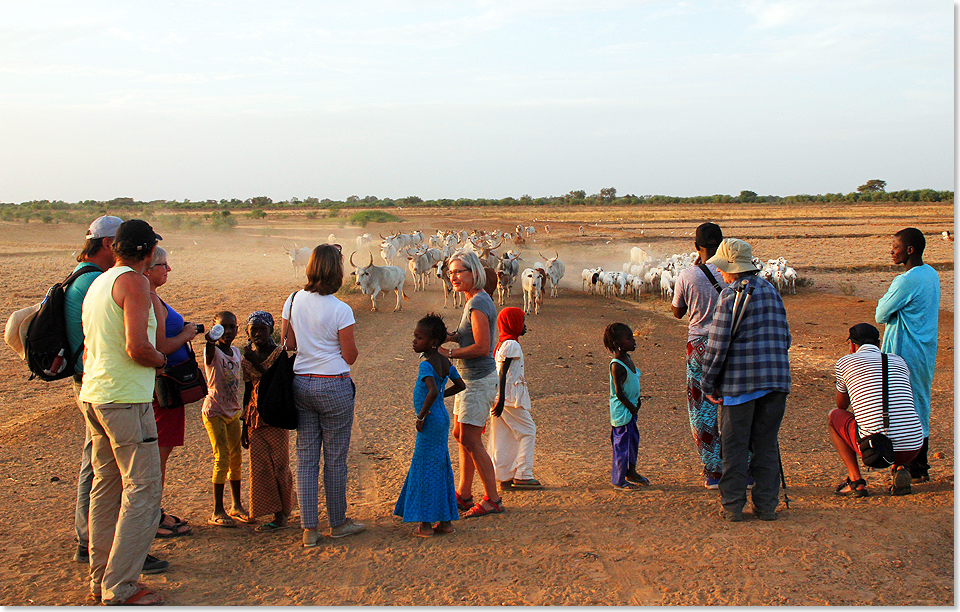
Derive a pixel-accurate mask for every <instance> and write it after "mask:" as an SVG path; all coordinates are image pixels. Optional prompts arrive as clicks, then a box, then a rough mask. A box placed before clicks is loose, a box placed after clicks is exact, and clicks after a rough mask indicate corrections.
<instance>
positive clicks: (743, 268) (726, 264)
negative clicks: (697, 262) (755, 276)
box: [707, 255, 759, 274]
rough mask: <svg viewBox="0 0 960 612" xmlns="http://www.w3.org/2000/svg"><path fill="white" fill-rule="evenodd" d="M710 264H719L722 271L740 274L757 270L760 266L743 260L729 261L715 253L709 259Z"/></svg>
mask: <svg viewBox="0 0 960 612" xmlns="http://www.w3.org/2000/svg"><path fill="white" fill-rule="evenodd" d="M707 263H708V264H713V265H715V266H717V268H719V269H720V270H721V271H723V272H726V273H727V274H738V273H740V272H756V271H757V270H759V268H758V267H757V266H756V265H755V264H754V263H753V262H752V261H749V262H746V263H744V262H742V261H727V260H726V259H724V258H723V257H719V256H717V255H714V256H713V257H711V258H710V259H708V260H707Z"/></svg>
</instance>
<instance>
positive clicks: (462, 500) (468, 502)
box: [454, 492, 473, 512]
mask: <svg viewBox="0 0 960 612" xmlns="http://www.w3.org/2000/svg"><path fill="white" fill-rule="evenodd" d="M454 495H456V496H457V510H459V511H461V512H466V511H467V510H469V509H470V508H473V496H472V495H471V496H470V497H460V494H459V493H456V492H454Z"/></svg>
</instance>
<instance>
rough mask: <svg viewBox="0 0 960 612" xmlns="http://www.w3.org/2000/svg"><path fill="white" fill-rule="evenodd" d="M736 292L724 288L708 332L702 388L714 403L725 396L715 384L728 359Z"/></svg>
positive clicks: (720, 401) (705, 395) (721, 401)
mask: <svg viewBox="0 0 960 612" xmlns="http://www.w3.org/2000/svg"><path fill="white" fill-rule="evenodd" d="M735 298H736V292H735V291H733V290H730V291H728V290H726V289H724V290H723V293H721V294H720V303H719V304H717V310H716V311H715V312H714V314H713V322H712V323H711V324H710V331H709V333H708V334H707V347H706V353H705V354H704V356H703V370H702V372H703V374H702V375H701V380H700V389H701V390H702V391H703V395H704V397H706V398H707V401H709V402H711V403H713V404H722V403H723V397H722V396H721V395H720V394H719V393H717V390H716V389H715V385H716V382H717V377H718V376H719V375H720V370H721V369H722V368H723V364H724V362H725V361H726V360H727V350H728V349H729V347H730V328H731V327H732V325H733V302H734V299H735Z"/></svg>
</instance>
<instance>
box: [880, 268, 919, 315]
mask: <svg viewBox="0 0 960 612" xmlns="http://www.w3.org/2000/svg"><path fill="white" fill-rule="evenodd" d="M902 285H903V276H902V275H901V276H897V277H895V278H894V279H893V282H891V283H890V288H889V289H887V292H886V293H885V294H883V297H882V298H880V301H878V302H877V312H876V316H875V317H874V318H875V319H876V320H877V324H882V323H889V322H890V319H892V318H893V316H894V315H895V314H896V313H897V312H898V311H900V310H902V309H903V307H904V306H906V305H907V302H908V301H909V299H910V296H909V295H907V294H906V292H905V291H904V290H903V286H902Z"/></svg>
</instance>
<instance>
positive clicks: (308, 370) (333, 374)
mask: <svg viewBox="0 0 960 612" xmlns="http://www.w3.org/2000/svg"><path fill="white" fill-rule="evenodd" d="M342 285H343V255H342V254H341V252H340V245H332V244H321V245H320V246H318V247H317V248H315V249H314V250H313V253H312V254H311V256H310V262H309V263H308V264H307V284H306V285H304V287H303V291H297V292H295V293H294V294H293V295H291V296H290V297H289V298H287V301H286V303H284V305H283V319H282V321H281V326H280V327H281V329H280V335H281V337H284V336H285V337H286V344H287V348H291V349H295V350H296V351H297V358H296V360H295V361H294V366H293V373H294V374H295V375H296V376H294V381H293V393H294V399H295V401H296V403H297V497H298V501H299V504H300V523H301V525H302V526H303V545H304V546H307V547H312V546H316V545H317V541H318V540H319V539H320V535H319V532H318V530H317V523H318V517H317V515H318V511H317V497H318V479H319V476H320V451H321V450H322V451H323V490H324V497H325V498H326V504H327V519H328V521H329V523H330V535H331V536H332V537H335V538H341V537H344V536H348V535H353V534H355V533H360V532H361V531H363V530H364V529H365V528H366V527H365V526H364V525H363V524H361V523H357V522H354V521H353V520H352V519H348V518H347V451H348V450H349V449H350V433H351V430H352V429H353V402H354V397H355V395H356V386H355V385H354V384H353V381H352V380H351V379H350V366H351V365H353V363H354V362H355V361H356V360H357V354H358V353H357V344H356V341H355V339H354V335H353V326H354V318H353V310H352V309H351V308H350V306H348V305H346V304H344V303H343V302H341V301H340V300H339V299H337V297H336V296H335V295H334V293H336V292H337V290H338V289H340V287H341V286H342Z"/></svg>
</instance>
